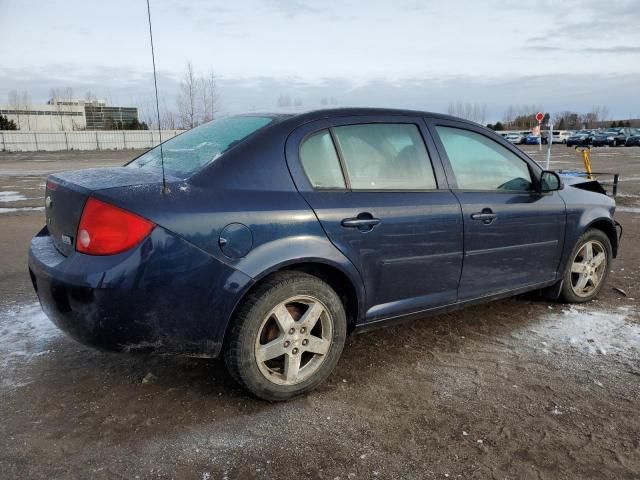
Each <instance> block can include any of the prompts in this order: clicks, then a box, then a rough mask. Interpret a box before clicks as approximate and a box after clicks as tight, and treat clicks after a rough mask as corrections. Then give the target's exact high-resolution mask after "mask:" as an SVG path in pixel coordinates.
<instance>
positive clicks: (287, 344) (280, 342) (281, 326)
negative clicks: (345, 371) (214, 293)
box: [224, 272, 347, 401]
mask: <svg viewBox="0 0 640 480" xmlns="http://www.w3.org/2000/svg"><path fill="white" fill-rule="evenodd" d="M346 330H347V320H346V314H345V311H344V306H343V305H342V302H341V301H340V298H339V297H338V295H337V294H336V292H335V291H334V290H333V289H332V288H331V287H330V286H329V285H328V284H326V283H325V282H323V281H322V280H320V279H319V278H317V277H314V276H312V275H309V274H306V273H302V272H280V273H276V274H274V275H273V276H271V277H269V278H267V279H266V280H264V281H263V283H261V284H260V285H258V287H257V288H256V289H255V291H253V292H252V293H250V294H249V295H248V296H247V298H246V299H245V300H244V301H243V303H242V304H241V305H240V307H239V308H238V311H237V313H236V314H235V316H234V318H233V320H232V324H231V326H230V330H229V333H228V338H227V341H226V348H225V353H224V358H225V362H226V365H227V368H228V370H229V373H230V374H231V376H232V377H233V378H234V379H235V380H236V381H237V382H238V383H239V384H240V385H242V386H243V387H244V388H245V389H247V390H248V391H250V392H251V393H253V394H254V395H256V396H257V397H259V398H262V399H264V400H269V401H281V400H287V399H289V398H291V397H294V396H296V395H301V394H303V393H306V392H308V391H310V390H313V389H314V388H316V387H317V386H318V385H320V384H321V383H322V382H324V381H325V380H326V379H327V377H328V376H329V375H330V374H331V372H332V371H333V369H334V367H335V366H336V364H337V363H338V359H339V358H340V354H341V353H342V348H343V346H344V341H345V336H346Z"/></svg>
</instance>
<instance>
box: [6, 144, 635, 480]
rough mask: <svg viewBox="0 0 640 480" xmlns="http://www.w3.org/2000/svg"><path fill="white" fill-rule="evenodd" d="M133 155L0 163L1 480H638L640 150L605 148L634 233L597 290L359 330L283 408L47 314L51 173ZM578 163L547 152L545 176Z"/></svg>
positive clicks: (599, 154) (20, 157) (19, 158)
mask: <svg viewBox="0 0 640 480" xmlns="http://www.w3.org/2000/svg"><path fill="white" fill-rule="evenodd" d="M525 148H527V151H528V152H530V153H531V154H532V156H534V158H536V159H538V160H540V159H541V158H543V155H541V154H539V153H538V151H537V148H536V147H525ZM135 154H136V153H135V152H91V153H82V152H74V153H73V154H68V153H60V154H52V153H37V154H0V252H1V253H0V255H1V259H0V274H1V275H0V406H1V407H0V472H2V474H1V477H2V478H47V479H49V478H96V479H103V478H104V479H111V478H114V479H115V478H162V479H164V478H190V479H203V480H204V479H223V478H228V479H236V478H238V479H247V478H284V477H291V478H295V477H298V478H318V479H335V478H340V479H369V478H408V479H413V478H416V479H417V478H500V479H506V478H513V479H529V478H531V479H539V478H548V479H562V478H567V479H574V478H615V479H620V478H640V434H639V432H640V413H639V412H638V410H639V408H640V386H639V381H640V306H639V302H638V299H640V288H639V287H638V280H640V268H639V265H640V251H639V250H640V249H639V248H638V247H639V246H640V148H637V147H633V148H618V149H610V148H601V149H597V150H594V155H593V158H592V163H593V165H594V169H595V170H597V171H600V172H619V173H620V174H621V181H620V190H619V196H618V203H619V205H620V208H619V209H618V213H617V214H616V216H617V218H618V220H619V221H620V222H622V223H623V225H624V227H625V234H624V237H623V242H622V248H621V251H620V255H619V258H618V259H617V260H616V261H615V263H614V264H613V265H612V271H611V275H610V277H609V280H608V285H606V286H605V288H604V290H603V292H602V294H601V295H600V298H599V299H598V300H597V301H594V302H592V303H590V304H587V305H583V306H569V305H563V304H559V303H548V302H544V301H541V300H538V299H533V298H526V297H524V298H517V299H510V300H505V301H500V302H494V303H490V304H486V305H481V306H477V307H472V308H468V309H466V310H462V311H459V312H456V313H450V314H446V315H440V316H435V317H428V318H425V319H424V320H419V321H416V322H413V323H409V324H406V325H403V326H396V327H392V328H386V329H381V330H377V331H374V332H371V333H368V334H363V335H358V336H354V337H351V338H349V339H348V341H347V345H346V347H345V351H344V354H343V357H342V359H341V361H340V363H339V365H338V367H337V369H336V371H335V372H334V374H333V375H332V376H331V378H330V379H329V381H328V382H327V383H326V384H325V385H323V386H322V387H321V388H320V389H319V390H317V391H316V392H314V393H313V394H311V395H308V396H305V397H302V398H297V399H294V400H292V401H289V402H287V403H281V404H270V403H265V402H262V401H258V400H256V399H254V398H251V397H248V396H247V395H245V394H244V393H243V392H242V391H241V390H240V389H239V388H238V387H237V386H236V385H235V384H234V383H233V381H232V380H231V379H230V378H229V377H228V375H227V374H226V373H225V371H224V368H223V366H222V364H221V362H219V361H216V360H196V359H186V358H167V357H153V356H128V355H123V354H110V353H104V352H98V351H94V350H92V349H89V348H86V347H84V346H82V345H79V344H78V343H76V342H74V341H73V340H71V339H69V338H67V337H65V336H64V335H63V334H62V333H60V332H59V331H58V330H57V329H56V328H55V327H54V326H53V325H52V324H50V322H49V321H48V320H47V319H46V317H45V316H44V314H43V313H42V312H41V310H40V308H39V305H38V303H37V298H36V296H35V294H34V293H33V291H32V288H31V285H30V281H29V278H28V274H27V270H26V257H27V255H26V251H27V247H28V242H29V239H30V237H31V236H32V235H33V234H34V233H36V232H37V231H38V230H39V229H40V228H41V227H42V225H43V224H44V222H43V213H42V211H41V206H42V204H43V198H42V196H43V187H44V179H45V176H46V174H47V173H49V172H52V171H56V170H64V169H75V168H83V167H95V166H102V165H117V164H121V163H123V162H125V161H126V160H127V159H128V158H131V157H133V156H134V155H135ZM579 165H580V163H579V157H578V156H577V154H576V153H575V151H574V150H573V149H569V148H566V147H562V146H556V147H554V153H553V163H552V168H556V169H560V168H566V169H569V168H576V167H579ZM614 287H616V288H618V289H622V290H623V291H624V292H625V293H626V295H623V294H622V293H620V292H619V291H616V290H614Z"/></svg>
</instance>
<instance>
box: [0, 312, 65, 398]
mask: <svg viewBox="0 0 640 480" xmlns="http://www.w3.org/2000/svg"><path fill="white" fill-rule="evenodd" d="M61 335H62V333H61V332H60V330H58V328H57V327H56V326H55V325H54V324H53V323H52V322H51V320H49V319H48V318H47V316H46V315H45V314H44V312H43V311H42V308H40V304H39V303H38V302H34V303H29V304H27V305H17V306H13V307H9V308H6V309H4V310H1V311H0V371H1V372H2V376H1V377H0V388H3V389H4V388H6V387H9V388H17V387H20V386H23V385H26V384H28V383H29V382H28V381H26V382H25V378H20V377H21V375H19V373H18V372H16V370H17V369H18V368H21V367H24V366H25V365H28V364H29V362H30V361H32V360H35V359H37V358H39V357H42V356H44V355H49V354H51V353H52V352H53V350H52V349H51V346H52V345H51V342H52V340H53V339H55V338H56V337H59V336H61Z"/></svg>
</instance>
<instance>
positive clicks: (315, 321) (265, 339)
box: [255, 296, 333, 385]
mask: <svg viewBox="0 0 640 480" xmlns="http://www.w3.org/2000/svg"><path fill="white" fill-rule="evenodd" d="M332 338H333V319H332V318H331V315H330V314H329V311H328V309H327V308H326V307H325V306H324V305H323V304H322V302H320V301H319V300H318V299H316V298H313V297H310V296H296V297H292V298H289V299H287V300H285V301H284V302H281V303H280V304H278V305H277V306H276V307H274V308H273V309H272V310H271V311H270V312H269V314H268V315H267V316H266V318H265V319H264V320H263V321H262V324H261V325H260V328H259V330H258V335H257V338H256V342H255V358H256V361H257V363H258V368H259V369H260V372H261V373H262V374H263V375H264V377H265V378H266V379H268V380H269V381H271V382H273V383H276V384H278V385H296V384H299V383H301V382H304V381H305V380H307V379H308V378H309V377H311V376H312V375H313V374H314V373H315V372H317V371H318V369H319V368H320V366H321V365H322V363H323V362H324V360H325V358H326V357H327V353H328V352H329V348H330V347H331V340H332Z"/></svg>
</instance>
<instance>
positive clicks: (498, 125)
mask: <svg viewBox="0 0 640 480" xmlns="http://www.w3.org/2000/svg"><path fill="white" fill-rule="evenodd" d="M493 129H494V130H495V131H496V132H500V131H502V130H504V125H503V124H502V122H496V124H495V125H494V126H493Z"/></svg>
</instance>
